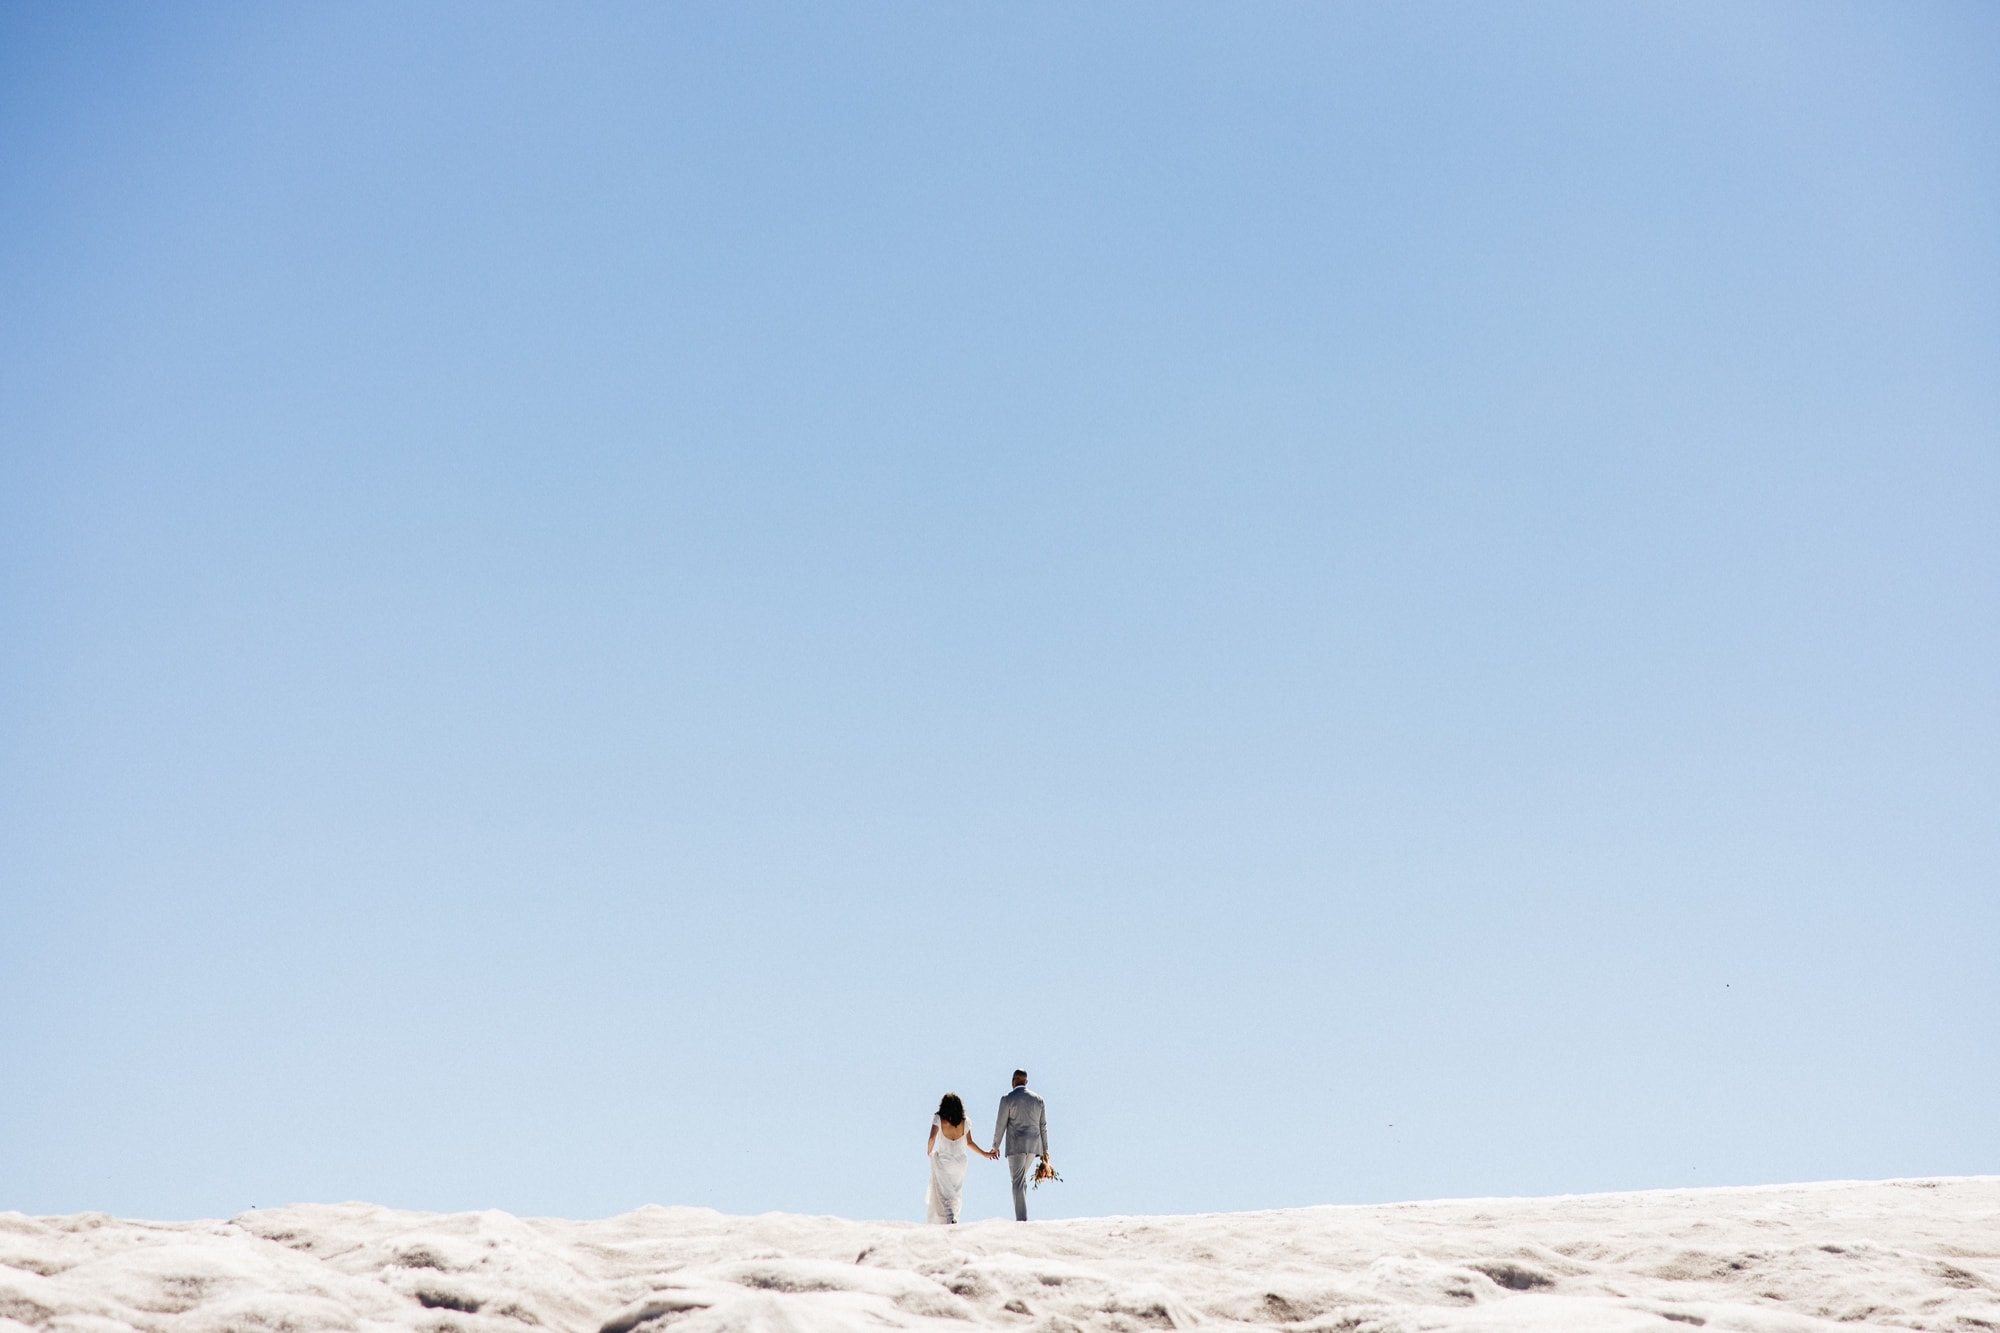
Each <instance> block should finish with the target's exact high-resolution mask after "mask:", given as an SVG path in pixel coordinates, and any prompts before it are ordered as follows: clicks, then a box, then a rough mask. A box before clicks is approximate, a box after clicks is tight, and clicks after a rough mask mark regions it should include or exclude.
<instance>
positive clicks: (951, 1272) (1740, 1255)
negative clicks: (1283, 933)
mask: <svg viewBox="0 0 2000 1333" xmlns="http://www.w3.org/2000/svg"><path fill="white" fill-rule="evenodd" d="M1675 1324H1680V1325H1684V1326H1688V1327H1701V1326H1706V1327H1708V1328H1710V1329H1732V1330H1746V1333H1794V1331H1798V1333H1803V1331H1804V1330H1812V1329H1831V1328H1834V1327H1835V1326H1842V1327H1845V1328H1850V1329H1852V1328H1869V1327H1879V1328H1919V1329H1938V1330H1945V1329H1949V1330H1952V1331H1953V1333H1987V1331H1991V1333H2000V1176H1988V1177H1968V1178H1958V1179H1942V1180H1901V1181H1887V1182H1881V1183H1830V1184H1814V1185H1786V1186H1771V1187H1761V1188H1755V1189H1704V1190H1664V1191H1654V1192H1647V1193H1636V1194H1600V1195H1575V1196H1569V1197H1563V1198H1550V1199H1473V1200H1456V1201H1446V1202H1436V1203H1407V1204H1390V1205H1371V1206H1361V1207H1327V1208H1296V1209H1286V1210H1282V1211H1273V1212H1258V1213H1217V1214H1207V1215H1201V1216H1192V1217H1106V1218H1093V1219H1078V1220H1068V1221H1050V1222H1032V1223H1029V1224H1028V1225H1026V1226H1021V1225H1019V1224H1016V1223H1013V1222H1006V1221H994V1222H978V1223H974V1224H971V1225H967V1226H958V1227H924V1226H918V1225H915V1224H912V1223H905V1222H852V1221H847V1220H844V1219H840V1218H832V1217H799V1216H793V1215H789V1214H783V1213H771V1214H766V1215H765V1216H762V1217H729V1216H725V1215H723V1214H721V1213H715V1212H710V1211H708V1210H706V1209H698V1208H642V1209H640V1210H639V1211H637V1212H633V1213H627V1214H625V1215H624V1216H622V1217H614V1218H609V1219H606V1220H604V1221H599V1222H568V1221H559V1220H553V1219H547V1218H519V1217H513V1216H510V1215H509V1214H506V1213H501V1212H483V1213H453V1214H437V1213H413V1212H399V1211H396V1210H393V1209H389V1208H380V1207H375V1206H373V1205H370V1204H337V1205H319V1204H312V1205H298V1206H294V1207H289V1208H276V1209H269V1210H259V1211H252V1212H248V1213H245V1214H243V1215H242V1216H240V1217H236V1218H232V1219H231V1220H229V1221H226V1222H135V1221H123V1220H120V1219H117V1218H113V1217H107V1216H105V1215H103V1214H99V1213H86V1214H81V1215H79V1216H75V1217H48V1218H35V1217H25V1216H23V1215H21V1214H19V1213H0V1333H30V1330H34V1331H35V1333H128V1331H130V1330H140V1331H142V1333H313V1331H314V1330H321V1329H326V1330H353V1331H354V1333H362V1331H364V1330H365V1331H366V1333H537V1331H538V1330H539V1331H542V1333H725V1331H728V1330H758V1331H763V1330H769V1331H770V1333H786V1331H787V1330H798V1331H800V1333H803V1331H804V1330H817V1329H830V1330H867V1331H868V1333H879V1331H880V1330H884V1329H912V1330H932V1331H933V1333H951V1331H952V1330H958V1331H960V1333H964V1331H965V1330H967V1329H968V1328H969V1327H970V1326H978V1327H988V1328H1002V1329H1013V1330H1020V1331H1021V1333H1086V1331H1087V1333H1143V1331H1145V1330H1167V1329H1183V1328H1192V1327H1204V1328H1211V1329H1215V1330H1245V1329H1258V1330H1286V1331H1288V1333H1374V1331H1376V1330H1379V1331H1381V1333H1399V1331H1402V1330H1412V1331H1414V1330H1429V1329H1450V1330H1459V1329H1544V1328H1546V1329H1576V1330H1585V1329H1588V1330H1593V1331H1595V1330H1606V1331H1615V1330H1625V1329H1631V1330H1641V1331H1645V1333H1671V1330H1672V1329H1673V1327H1674V1325H1675Z"/></svg>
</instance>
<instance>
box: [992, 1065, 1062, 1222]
mask: <svg viewBox="0 0 2000 1333" xmlns="http://www.w3.org/2000/svg"><path fill="white" fill-rule="evenodd" d="M1003 1134H1004V1135H1005V1136H1006V1146H1005V1147H1002V1146H1001V1142H1000V1140H1001V1136H1002V1135H1003ZM993 1150H994V1151H995V1152H1004V1153H1006V1154H1007V1174H1008V1175H1009V1176H1011V1177H1012V1178H1013V1181H1014V1220H1015V1221H1016V1222H1025V1221H1027V1220H1028V1169H1029V1168H1028V1164H1029V1163H1030V1162H1032V1161H1034V1160H1035V1158H1037V1157H1040V1158H1041V1159H1042V1160H1043V1161H1044V1162H1046V1161H1048V1160H1049V1122H1048V1117H1047V1116H1046V1115H1045V1114H1044V1113H1043V1110H1042V1099H1041V1098H1040V1097H1037V1096H1036V1095H1035V1094H1034V1093H1032V1092H1029V1091H1028V1071H1027V1070H1025V1069H1017V1070H1015V1071H1014V1090H1013V1091H1012V1092H1009V1093H1008V1094H1007V1095H1006V1096H1005V1097H1002V1098H1001V1099H1000V1119H999V1120H998V1121H997V1122H996V1123H995V1124H994V1126H993Z"/></svg>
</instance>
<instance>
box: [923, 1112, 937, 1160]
mask: <svg viewBox="0 0 2000 1333" xmlns="http://www.w3.org/2000/svg"><path fill="white" fill-rule="evenodd" d="M935 1147H937V1121H935V1120H933V1121H931V1136H930V1137H929V1138H927V1139H925V1140H924V1156H926V1157H929V1156H930V1155H931V1149H933V1148H935Z"/></svg>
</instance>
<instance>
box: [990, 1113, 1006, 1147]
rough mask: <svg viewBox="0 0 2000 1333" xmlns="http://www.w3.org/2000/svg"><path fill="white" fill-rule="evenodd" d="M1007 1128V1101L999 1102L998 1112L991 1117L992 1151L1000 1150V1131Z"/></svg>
mask: <svg viewBox="0 0 2000 1333" xmlns="http://www.w3.org/2000/svg"><path fill="white" fill-rule="evenodd" d="M1006 1128H1007V1103H1006V1102H1001V1103H1000V1114H999V1115H997V1116H995V1117H994V1119H993V1151H994V1152H996V1153H997V1152H999V1151H1000V1133H1001V1131H1002V1130H1004V1129H1006Z"/></svg>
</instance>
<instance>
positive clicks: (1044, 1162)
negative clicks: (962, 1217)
mask: <svg viewBox="0 0 2000 1333" xmlns="http://www.w3.org/2000/svg"><path fill="white" fill-rule="evenodd" d="M1003 1140H1004V1142H1005V1146H1006V1153H1007V1174H1008V1175H1009V1176H1011V1177H1012V1178H1013V1181H1014V1220H1015V1221H1016V1222H1025V1221H1027V1220H1028V1171H1029V1166H1028V1164H1029V1163H1030V1162H1033V1161H1034V1160H1035V1159H1036V1158H1037V1157H1039V1158H1040V1159H1041V1163H1040V1165H1038V1166H1036V1167H1035V1168H1034V1178H1035V1179H1037V1180H1046V1179H1049V1178H1051V1177H1054V1176H1055V1168H1054V1167H1052V1166H1050V1165H1049V1122H1048V1117H1047V1115H1046V1114H1045V1113H1044V1112H1043V1110H1042V1099H1041V1098H1040V1097H1037V1096H1036V1095H1035V1094H1034V1093H1032V1092H1029V1091H1028V1071H1027V1070H1025V1069H1017V1070H1015V1071H1014V1087H1013V1090H1012V1091H1011V1092H1009V1093H1008V1094H1007V1095H1006V1096H1005V1097H1002V1098H1001V1099H1000V1118H999V1119H998V1120H997V1121H995V1122H994V1125H993V1149H992V1151H990V1152H989V1151H987V1150H986V1149H985V1148H982V1147H980V1146H979V1144H978V1143H976V1142H975V1141H974V1140H973V1137H972V1130H971V1129H970V1128H969V1127H968V1126H967V1125H966V1123H965V1103H964V1102H962V1101H960V1100H959V1099H958V1094H957V1093H955V1092H947V1093H946V1094H945V1095H944V1100H943V1101H941V1102H939V1103H938V1109H937V1114H936V1115H934V1116H932V1117H931V1137H930V1140H929V1141H928V1142H927V1143H925V1144H924V1151H925V1152H927V1153H929V1154H930V1159H931V1186H930V1189H929V1190H928V1191H927V1192H926V1195H925V1199H924V1220H925V1221H927V1222H956V1221H958V1214H959V1204H960V1202H961V1200H962V1199H963V1197H964V1194H965V1149H966V1145H967V1144H971V1146H972V1151H974V1152H976V1153H978V1154H979V1155H980V1156H981V1157H984V1158H985V1159H986V1160H987V1161H989V1162H994V1161H998V1160H999V1159H1000V1152H1001V1145H1002V1142H1003ZM1057 1178H1059V1177H1057Z"/></svg>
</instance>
